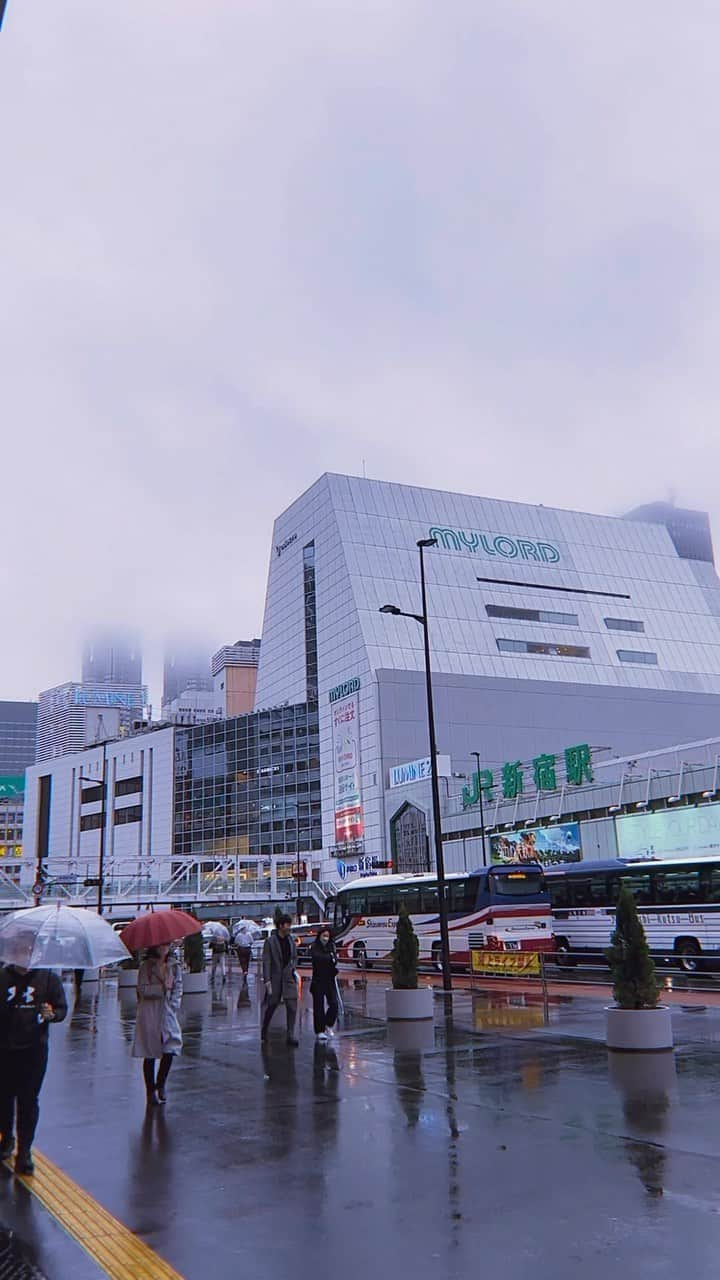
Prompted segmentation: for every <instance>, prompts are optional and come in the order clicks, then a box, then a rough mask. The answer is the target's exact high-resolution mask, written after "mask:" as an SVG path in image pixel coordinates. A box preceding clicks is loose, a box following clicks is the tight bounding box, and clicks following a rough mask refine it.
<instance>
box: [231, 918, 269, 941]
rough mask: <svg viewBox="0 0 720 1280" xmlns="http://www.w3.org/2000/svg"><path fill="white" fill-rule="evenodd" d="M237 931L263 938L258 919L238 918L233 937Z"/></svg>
mask: <svg viewBox="0 0 720 1280" xmlns="http://www.w3.org/2000/svg"><path fill="white" fill-rule="evenodd" d="M237 933H249V934H250V936H251V937H252V938H261V937H262V928H261V926H260V925H259V924H258V922H257V920H237V921H236V922H235V924H234V925H233V938H234V937H235V935H236V934H237Z"/></svg>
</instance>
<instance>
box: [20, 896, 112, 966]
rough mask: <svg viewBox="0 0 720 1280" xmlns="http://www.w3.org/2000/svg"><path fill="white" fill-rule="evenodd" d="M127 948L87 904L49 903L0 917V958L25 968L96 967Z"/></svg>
mask: <svg viewBox="0 0 720 1280" xmlns="http://www.w3.org/2000/svg"><path fill="white" fill-rule="evenodd" d="M129 954H130V953H129V951H128V949H127V947H126V946H125V944H124V943H123V942H121V941H120V939H119V937H118V935H117V934H116V932H115V930H114V929H113V928H112V926H111V925H109V924H108V922H107V920H103V917H102V916H99V915H98V914H97V913H96V912H95V911H91V910H89V909H88V908H87V907H63V906H60V905H59V904H50V905H48V906H44V907H30V908H28V909H27V910H24V911H13V912H12V913H11V914H10V915H7V916H5V917H3V918H2V919H1V920H0V961H2V963H3V964H19V965H22V967H23V968H25V969H99V968H101V966H102V965H105V964H116V963H117V962H118V960H127V958H128V955H129Z"/></svg>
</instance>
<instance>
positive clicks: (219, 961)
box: [210, 933, 227, 986]
mask: <svg viewBox="0 0 720 1280" xmlns="http://www.w3.org/2000/svg"><path fill="white" fill-rule="evenodd" d="M210 954H211V955H212V970H211V972H210V981H211V982H212V983H214V982H215V975H216V974H217V971H218V969H219V970H220V976H221V978H222V980H223V986H224V985H225V983H226V982H227V973H226V969H225V956H226V955H227V942H226V941H225V939H224V938H221V937H220V935H219V934H217V933H216V934H213V937H212V939H211V942H210Z"/></svg>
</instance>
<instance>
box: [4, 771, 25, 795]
mask: <svg viewBox="0 0 720 1280" xmlns="http://www.w3.org/2000/svg"><path fill="white" fill-rule="evenodd" d="M24 794H25V777H24V775H22V774H21V775H20V776H18V775H16V774H4V775H2V776H0V800H22V797H23V795H24Z"/></svg>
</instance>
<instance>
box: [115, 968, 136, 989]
mask: <svg viewBox="0 0 720 1280" xmlns="http://www.w3.org/2000/svg"><path fill="white" fill-rule="evenodd" d="M137 980H138V971H137V969H118V987H127V988H135V987H137Z"/></svg>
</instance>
